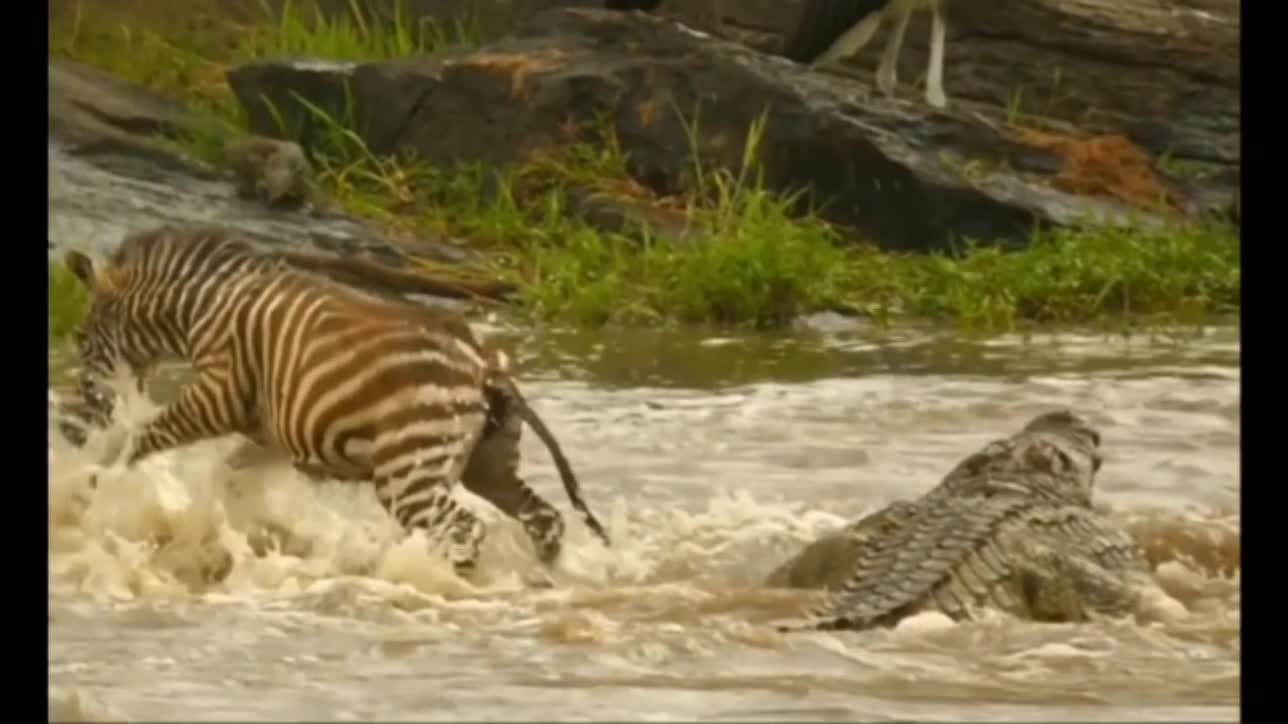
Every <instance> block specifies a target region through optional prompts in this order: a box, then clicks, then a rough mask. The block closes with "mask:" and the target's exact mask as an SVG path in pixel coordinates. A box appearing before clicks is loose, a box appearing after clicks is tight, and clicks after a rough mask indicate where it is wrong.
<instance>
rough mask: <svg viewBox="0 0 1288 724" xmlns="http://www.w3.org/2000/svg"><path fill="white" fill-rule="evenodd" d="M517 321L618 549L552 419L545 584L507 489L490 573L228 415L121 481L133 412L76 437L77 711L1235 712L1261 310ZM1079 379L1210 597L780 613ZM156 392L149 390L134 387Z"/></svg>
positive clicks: (65, 667)
mask: <svg viewBox="0 0 1288 724" xmlns="http://www.w3.org/2000/svg"><path fill="white" fill-rule="evenodd" d="M484 331H487V329H484ZM493 331H495V330H493ZM501 331H502V333H503V336H504V332H505V330H501ZM508 346H509V347H510V348H511V349H514V350H515V351H516V352H517V353H518V355H517V356H518V358H519V359H520V360H521V364H522V365H523V369H524V374H525V377H526V380H527V384H526V390H527V394H528V396H529V398H530V399H531V401H532V402H533V404H534V406H535V407H536V408H537V409H538V410H539V412H540V413H541V414H542V415H543V416H544V418H545V419H546V421H547V422H548V423H549V424H550V426H551V427H552V429H553V430H554V431H555V433H556V434H557V435H559V437H560V438H561V440H562V441H563V444H564V446H565V448H566V449H567V451H568V452H569V455H570V457H571V459H572V462H573V464H574V466H575V467H576V469H577V471H578V473H579V475H580V477H581V480H582V483H583V487H584V492H585V495H586V497H587V500H588V501H589V503H590V505H591V507H592V509H594V510H596V512H597V513H598V514H599V516H600V517H601V519H603V520H604V522H605V524H606V525H607V526H608V528H609V532H610V534H611V535H612V536H613V538H614V544H615V545H614V547H613V548H611V549H605V548H604V547H603V546H602V545H600V544H599V543H598V542H597V541H596V540H595V539H594V538H593V537H591V536H590V535H589V533H588V532H587V531H586V530H585V528H584V526H583V525H582V523H581V521H580V519H579V518H578V517H577V516H576V515H575V514H573V513H572V512H571V511H570V509H569V507H568V505H567V502H566V498H565V497H564V494H563V492H562V490H561V488H560V487H559V484H558V479H557V476H556V475H555V474H554V471H553V467H552V465H551V463H550V460H549V458H548V456H547V455H546V453H545V451H544V449H543V448H542V447H541V446H540V444H539V443H537V442H536V440H535V439H534V438H533V436H531V435H530V434H529V435H525V438H524V444H523V450H524V454H525V456H526V457H525V460H526V462H525V473H526V475H527V476H528V479H529V481H530V482H532V483H533V484H534V486H535V487H536V488H537V489H538V490H539V491H540V492H541V493H542V494H543V495H545V496H546V497H547V498H548V499H550V500H551V501H554V502H556V504H557V505H559V506H560V508H561V509H562V510H564V511H566V513H567V521H568V527H569V538H568V543H567V547H566V555H565V558H564V559H563V560H562V561H561V563H560V565H559V568H558V569H557V570H556V571H555V572H554V573H553V576H554V578H555V583H556V585H555V587H554V588H552V589H544V590H543V589H532V588H528V587H525V585H524V583H523V581H524V580H525V577H527V576H528V575H529V574H530V572H531V571H533V570H535V569H536V564H535V562H534V561H533V558H532V554H531V550H530V547H529V545H528V543H527V541H526V539H525V537H524V535H523V533H522V532H521V530H520V529H519V527H518V525H517V524H516V523H514V522H513V521H510V520H508V519H504V518H499V517H497V515H496V514H495V512H494V511H489V510H488V509H487V506H486V504H485V503H482V502H476V503H475V504H474V507H475V509H477V510H480V511H481V514H483V515H485V516H486V517H487V518H488V519H489V520H492V524H491V531H492V532H491V537H490V538H489V540H488V543H487V544H486V546H485V549H484V559H483V563H482V565H481V570H480V580H478V581H477V582H475V583H474V584H473V585H471V584H467V583H465V582H462V581H460V580H458V579H456V578H455V577H454V576H453V575H452V574H451V573H450V572H449V570H448V568H447V567H446V565H445V564H444V563H442V562H441V561H440V559H439V558H437V557H436V556H434V555H431V554H430V553H429V552H427V550H426V549H425V546H424V543H423V541H422V540H421V539H420V538H419V537H415V536H413V537H411V538H401V537H400V536H399V535H398V533H397V531H396V529H395V527H394V526H393V525H392V524H391V523H389V522H388V521H387V520H386V519H385V518H384V515H383V513H382V512H381V510H380V508H379V507H378V505H377V504H376V502H375V501H374V497H373V496H372V494H371V492H370V490H369V489H368V488H364V487H358V486H346V485H344V484H341V483H324V484H320V485H319V484H313V483H310V482H308V481H307V480H306V479H304V478H302V477H300V476H298V475H296V474H295V473H294V472H292V471H289V470H285V469H283V470H275V471H269V472H263V471H261V472H260V473H258V474H255V475H254V476H250V475H248V474H246V473H233V472H230V471H229V470H228V469H227V468H226V467H225V466H224V465H223V463H222V462H221V460H222V457H221V456H223V455H225V454H226V453H227V452H228V450H229V443H228V442H227V441H215V442H211V443H207V444H202V445H199V446H195V447H193V448H189V449H187V450H184V451H182V452H181V453H170V454H166V455H162V456H158V457H157V458H154V459H152V460H149V461H147V462H145V463H144V464H143V465H142V466H140V468H139V469H138V470H136V471H134V472H130V473H125V472H122V471H121V470H120V469H118V468H108V469H106V470H102V471H100V473H99V475H100V478H99V480H100V487H99V489H98V491H97V492H96V493H95V494H94V495H93V496H91V495H89V494H88V489H87V487H86V478H87V474H88V473H89V472H90V471H91V470H93V469H94V464H95V463H97V462H100V461H101V460H103V459H105V458H106V457H107V453H106V452H105V450H106V448H105V446H107V447H110V446H111V445H112V444H113V443H112V442H111V440H110V439H107V438H111V437H112V436H111V435H110V434H109V435H105V436H103V438H104V439H94V440H92V441H91V444H90V445H89V446H88V447H87V448H86V449H84V450H75V449H72V448H70V447H68V446H67V445H65V444H64V443H63V441H62V440H61V439H60V438H57V437H56V436H51V447H50V452H49V455H50V479H49V487H50V510H49V523H50V527H51V532H50V544H49V545H50V548H49V554H50V562H49V581H50V584H49V585H50V616H51V621H50V656H49V660H50V664H49V665H50V669H49V679H50V688H49V699H50V706H51V715H52V716H53V717H55V718H59V719H71V718H80V719H132V720H154V721H155V720H169V721H174V720H209V721H213V720H224V721H228V720H238V719H240V720H259V719H276V720H288V719H291V720H314V721H320V720H358V719H362V720H367V721H371V720H384V721H394V720H446V719H455V720H492V719H496V720H525V719H526V720H551V719H553V720H588V719H600V720H608V719H616V720H680V719H686V720H695V719H701V720H717V719H730V720H742V721H749V720H783V719H792V720H824V719H835V720H854V719H864V720H888V719H904V720H906V719H923V720H926V719H939V720H948V719H952V720H962V719H1023V720H1029V721H1038V720H1043V721H1071V720H1079V721H1091V720H1120V721H1121V720H1129V719H1130V720H1141V719H1171V720H1189V721H1194V720H1217V719H1229V720H1233V719H1235V718H1237V716H1238V706H1239V682H1240V674H1239V648H1240V643H1239V642H1240V635H1239V630H1240V615H1239V580H1240V573H1239V456H1238V450H1239V407H1240V399H1239V345H1238V332H1237V329H1234V328H1216V329H1212V330H1208V331H1206V332H1204V333H1203V334H1202V336H1201V337H1200V338H1198V339H1191V340H1188V341H1186V342H1185V343H1183V344H1176V343H1173V342H1168V341H1148V340H1144V339H1139V338H1134V339H1132V340H1130V341H1124V340H1123V339H1121V338H1115V337H1103V336H1099V335H1084V336H1078V335H1063V336H1059V337H1044V338H1037V339H1031V340H1020V339H1014V338H992V339H982V340H971V339H965V338H962V337H961V336H960V335H946V334H935V333H931V332H925V331H915V330H908V331H899V332H894V333H888V334H885V335H882V336H881V337H879V338H878V337H873V336H872V335H871V334H866V333H862V332H853V333H817V332H798V333H793V334H786V335H773V336H759V335H742V336H727V337H716V336H702V335H697V334H695V333H680V332H655V333H654V332H647V333H646V332H580V333H571V332H570V333H557V332H540V333H532V332H529V333H527V334H523V335H512V336H511V337H510V343H509V345H508ZM51 364H53V363H52V362H51ZM164 382H165V380H164V378H163V384H162V387H164V386H165V385H164ZM158 394H159V395H160V396H162V397H164V390H163V391H162V392H159V393H158ZM1060 406H1070V407H1072V408H1073V409H1075V410H1077V411H1079V412H1081V413H1082V414H1084V415H1086V416H1088V417H1089V418H1090V419H1092V420H1093V421H1094V422H1095V423H1096V424H1098V425H1099V426H1100V428H1101V430H1102V432H1103V434H1104V440H1105V443H1104V445H1105V452H1106V464H1105V467H1104V469H1103V470H1102V472H1101V475H1100V478H1099V480H1100V482H1099V502H1100V503H1102V504H1103V505H1104V506H1106V507H1107V508H1108V509H1110V510H1111V511H1112V514H1113V515H1115V516H1116V517H1118V518H1119V519H1120V520H1122V521H1123V522H1124V524H1126V525H1128V526H1130V528H1131V530H1132V531H1133V533H1134V534H1135V535H1136V536H1137V537H1138V539H1139V540H1140V541H1141V542H1142V544H1144V545H1145V547H1146V549H1147V551H1148V553H1149V555H1150V557H1151V558H1152V559H1153V560H1154V561H1155V562H1156V563H1157V564H1158V569H1157V570H1158V577H1159V580H1160V582H1161V583H1162V585H1163V587H1164V589H1166V590H1167V591H1168V593H1170V594H1171V595H1172V596H1173V597H1175V598H1176V599H1177V600H1179V601H1180V602H1182V603H1183V604H1184V605H1185V607H1186V609H1188V615H1187V616H1185V617H1183V618H1180V619H1175V620H1170V621H1168V622H1165V623H1162V622H1147V621H1117V622H1099V623H1093V624H1085V625H1038V624H1028V623H1019V622H1015V621H1011V620H1006V619H1003V618H1000V617H992V618H986V619H985V620H981V621H978V622H971V623H965V624H957V625H948V626H944V625H931V624H932V623H933V621H930V620H926V621H923V622H922V623H925V624H926V625H921V623H919V622H918V619H914V620H913V621H911V622H908V623H906V624H905V625H903V626H900V627H899V628H897V629H895V630H882V631H872V632H862V633H803V634H791V635H781V634H778V633H775V632H774V631H773V629H772V627H771V626H769V624H770V623H772V622H774V621H777V620H780V619H784V618H792V617H795V616H798V615H800V614H801V612H802V610H803V609H804V608H805V607H806V606H807V605H809V604H810V603H811V602H814V601H817V600H818V599H817V597H816V596H817V594H814V593H809V592H795V591H773V590H766V589H763V588H760V587H759V586H758V582H759V581H760V580H761V579H762V578H763V577H764V576H765V575H766V574H767V573H768V572H769V571H770V570H771V569H772V568H773V567H774V566H775V565H777V564H778V563H779V562H781V561H782V560H784V559H785V558H787V557H788V556H790V555H791V554H792V553H794V552H795V551H796V550H798V549H799V548H800V547H801V546H802V545H803V544H804V543H806V542H808V541H810V540H812V539H814V538H815V537H817V536H818V535H820V534H822V533H824V532H826V531H829V530H831V529H833V528H835V527H838V526H840V525H841V524H843V523H844V522H845V521H847V520H849V519H851V518H852V517H854V516H857V515H859V514H861V513H863V512H865V511H868V510H871V509H872V508H874V507H876V506H880V505H882V504H884V503H887V502H889V501H891V500H893V499H896V498H902V497H910V496H913V495H917V494H919V493H920V492H922V491H923V490H925V489H926V488H928V487H929V486H930V485H932V484H934V483H935V482H936V481H937V480H938V479H939V477H941V476H942V475H943V474H944V473H945V472H946V471H947V470H948V469H949V468H950V467H951V466H952V465H954V464H955V463H956V462H957V461H958V460H959V459H960V458H962V457H963V456H965V455H967V454H969V453H970V452H972V451H973V450H975V449H976V448H978V447H979V446H980V445H982V444H983V443H985V442H987V441H989V440H991V439H994V438H997V437H1002V436H1005V435H1008V434H1010V433H1012V432H1014V431H1015V430H1016V429H1017V428H1018V427H1019V426H1020V425H1021V424H1023V423H1024V422H1025V421H1026V420H1027V419H1028V418H1030V417H1031V416H1033V415H1035V414H1037V413H1039V412H1042V411H1045V410H1048V409H1051V408H1053V407H1060ZM150 409H154V408H150V407H149V404H148V403H147V402H146V401H144V400H141V399H134V400H131V401H130V404H129V405H125V406H123V409H122V415H121V417H122V418H123V421H124V422H127V423H128V422H131V421H137V420H139V419H141V418H142V416H144V415H146V414H148V411H149V410H150ZM251 477H253V478H254V479H250V478H251ZM475 500H477V499H475Z"/></svg>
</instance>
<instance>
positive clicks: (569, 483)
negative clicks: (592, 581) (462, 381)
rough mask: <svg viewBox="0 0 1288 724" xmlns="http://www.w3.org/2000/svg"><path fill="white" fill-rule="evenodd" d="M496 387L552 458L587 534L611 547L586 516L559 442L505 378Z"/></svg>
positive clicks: (592, 516)
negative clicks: (584, 523) (591, 534)
mask: <svg viewBox="0 0 1288 724" xmlns="http://www.w3.org/2000/svg"><path fill="white" fill-rule="evenodd" d="M496 383H497V384H498V385H499V386H500V387H502V388H503V390H502V392H503V394H505V395H506V396H507V397H509V398H510V400H511V402H512V404H513V405H514V406H515V408H516V409H517V411H518V413H519V419H521V420H523V421H524V422H526V423H528V426H529V427H531V428H532V431H533V432H535V433H536V434H537V437H538V438H540V439H541V442H543V443H544V444H545V446H546V449H547V450H549V451H550V457H552V458H554V461H555V468H556V469H557V470H558V471H559V479H560V480H561V481H562V482H563V486H564V490H565V491H566V492H567V493H568V500H569V501H571V502H572V507H574V508H576V509H577V510H578V512H580V513H581V515H582V519H583V520H585V521H586V527H587V528H590V530H591V532H593V533H594V534H595V535H596V536H597V537H598V538H599V539H600V540H601V541H603V542H604V545H605V546H609V547H611V546H612V542H611V541H610V540H609V538H608V533H607V532H606V531H605V530H604V526H603V525H601V524H600V522H599V519H598V518H596V517H595V514H594V513H592V512H590V507H589V506H587V505H586V501H585V500H583V499H582V497H581V485H580V484H579V483H578V482H577V476H576V474H575V473H573V471H572V465H570V464H569V463H568V458H567V457H565V456H564V453H563V448H561V447H560V446H559V441H558V440H556V439H555V436H554V435H553V434H552V433H551V432H550V429H549V428H547V427H546V424H545V423H544V422H543V421H542V420H541V417H540V416H538V415H537V413H536V411H535V410H533V409H532V408H531V407H529V406H528V401H527V400H526V399H524V397H523V394H522V393H520V392H519V388H518V386H517V385H515V384H514V381H513V380H511V379H509V378H508V377H507V378H502V379H498V380H496Z"/></svg>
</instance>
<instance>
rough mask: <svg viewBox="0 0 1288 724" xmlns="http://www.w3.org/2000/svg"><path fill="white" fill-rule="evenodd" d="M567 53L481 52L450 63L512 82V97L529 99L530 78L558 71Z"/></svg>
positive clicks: (558, 50)
mask: <svg viewBox="0 0 1288 724" xmlns="http://www.w3.org/2000/svg"><path fill="white" fill-rule="evenodd" d="M567 55H568V54H567V53H565V52H564V51H562V50H560V49H558V48H552V49H550V50H546V51H542V52H539V53H494V52H488V51H479V52H476V53H470V54H469V55H466V56H465V57H463V58H458V59H456V60H453V61H449V63H450V64H451V65H458V66H471V67H475V68H481V69H483V70H487V71H491V72H493V73H496V74H497V75H501V76H504V77H506V78H508V79H509V80H510V95H511V96H512V97H514V98H519V99H522V98H526V97H527V81H528V76H530V75H532V74H533V73H544V72H548V71H552V70H558V69H559V68H562V67H563V66H564V61H565V60H566V59H567Z"/></svg>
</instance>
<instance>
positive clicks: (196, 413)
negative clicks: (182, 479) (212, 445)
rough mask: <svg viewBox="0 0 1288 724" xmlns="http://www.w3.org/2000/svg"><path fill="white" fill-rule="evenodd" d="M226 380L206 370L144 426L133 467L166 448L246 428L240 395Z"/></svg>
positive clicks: (128, 461) (131, 462) (131, 460)
mask: <svg viewBox="0 0 1288 724" xmlns="http://www.w3.org/2000/svg"><path fill="white" fill-rule="evenodd" d="M226 380H227V378H226V377H225V376H223V375H220V374H216V373H214V371H205V372H203V373H202V374H201V376H199V377H198V378H197V379H196V380H195V381H193V382H192V383H191V384H189V385H187V386H186V387H184V388H183V390H182V391H181V392H180V393H179V398H178V399H177V400H175V401H174V402H172V403H170V404H169V405H167V406H166V408H165V409H164V410H162V411H161V413H160V414H159V415H157V416H156V417H154V418H153V419H152V420H151V421H149V422H148V423H147V425H145V426H144V427H143V430H142V432H141V433H140V434H139V436H138V438H137V439H136V440H135V442H134V446H133V448H132V449H131V451H130V454H129V456H128V457H127V458H126V465H127V466H133V465H134V464H135V463H137V462H139V461H140V460H142V459H143V458H146V457H148V456H149V455H154V454H156V453H158V452H162V451H164V450H169V449H171V448H177V447H183V446H185V445H191V444H192V443H195V442H200V441H202V440H209V439H211V438H216V437H222V436H224V435H230V434H233V433H236V432H240V431H241V430H242V429H244V428H245V425H240V424H238V421H237V420H236V419H234V415H235V414H236V412H235V410H236V407H237V406H236V402H235V401H236V400H237V394H236V391H235V390H233V389H231V387H230V385H229V384H228V383H227V381H226Z"/></svg>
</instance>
